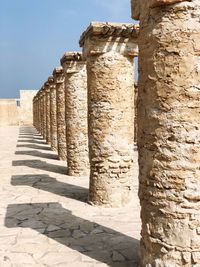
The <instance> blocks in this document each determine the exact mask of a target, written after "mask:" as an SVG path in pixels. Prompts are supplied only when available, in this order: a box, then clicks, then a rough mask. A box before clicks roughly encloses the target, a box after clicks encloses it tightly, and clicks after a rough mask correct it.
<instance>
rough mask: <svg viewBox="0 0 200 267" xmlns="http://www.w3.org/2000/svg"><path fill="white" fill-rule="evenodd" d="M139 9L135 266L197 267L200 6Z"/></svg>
mask: <svg viewBox="0 0 200 267" xmlns="http://www.w3.org/2000/svg"><path fill="white" fill-rule="evenodd" d="M147 2H149V1H148V0H143V3H144V4H146V6H147V8H146V9H143V10H142V9H141V10H140V12H141V14H140V24H141V32H140V39H139V51H140V53H139V83H138V86H139V90H138V94H139V96H138V97H139V100H138V103H139V107H138V118H139V119H138V122H139V125H138V127H139V129H138V148H139V166H140V171H139V181H140V190H139V196H140V201H141V207H142V210H141V218H142V240H141V266H142V267H143V266H145V267H147V266H148V267H151V266H152V267H155V266H160V267H162V266H163V267H164V266H166V267H173V266H174V267H192V266H200V171H199V162H200V105H199V103H200V93H199V90H200V22H199V18H200V1H199V0H193V1H190V2H189V1H184V2H183V3H179V4H172V5H167V6H165V7H164V8H163V7H157V8H150V7H148V5H147Z"/></svg>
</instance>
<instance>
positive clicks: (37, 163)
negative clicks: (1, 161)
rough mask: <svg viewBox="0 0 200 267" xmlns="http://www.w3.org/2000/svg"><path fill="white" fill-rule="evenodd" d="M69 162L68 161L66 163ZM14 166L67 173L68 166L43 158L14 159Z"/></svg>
mask: <svg viewBox="0 0 200 267" xmlns="http://www.w3.org/2000/svg"><path fill="white" fill-rule="evenodd" d="M66 164H67V163H66ZM12 166H15V167H17V166H26V167H29V168H33V169H38V170H43V171H48V172H55V173H59V174H67V167H65V166H60V165H55V164H50V163H47V162H45V161H41V160H14V161H13V162H12Z"/></svg>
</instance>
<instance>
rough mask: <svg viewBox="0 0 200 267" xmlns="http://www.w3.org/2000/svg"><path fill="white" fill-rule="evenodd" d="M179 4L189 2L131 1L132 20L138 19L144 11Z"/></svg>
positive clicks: (168, 0)
mask: <svg viewBox="0 0 200 267" xmlns="http://www.w3.org/2000/svg"><path fill="white" fill-rule="evenodd" d="M180 2H191V0H188V1H185V0H148V1H144V0H131V7H132V17H133V18H134V19H137V20H138V19H140V15H141V14H143V13H144V11H145V10H147V9H148V8H152V7H160V6H167V5H171V4H177V3H180Z"/></svg>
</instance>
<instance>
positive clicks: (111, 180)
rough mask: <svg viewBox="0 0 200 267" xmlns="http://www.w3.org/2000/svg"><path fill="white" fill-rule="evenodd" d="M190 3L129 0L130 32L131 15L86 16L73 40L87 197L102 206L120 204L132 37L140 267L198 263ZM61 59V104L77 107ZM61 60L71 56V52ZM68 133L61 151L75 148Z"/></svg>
mask: <svg viewBox="0 0 200 267" xmlns="http://www.w3.org/2000/svg"><path fill="white" fill-rule="evenodd" d="M199 10H200V2H199V0H190V1H185V0H132V13H133V17H134V18H135V19H139V20H140V33H139V34H138V32H139V27H138V26H136V25H132V24H113V23H92V24H91V25H90V26H89V27H88V29H87V30H86V31H85V32H84V33H83V35H82V37H81V40H80V46H81V47H83V58H84V59H85V60H86V69H87V94H88V98H87V99H88V103H87V105H88V108H87V111H88V145H89V163H90V190H89V201H90V202H91V203H93V204H98V205H107V206H120V205H124V204H126V203H127V202H128V201H129V199H130V195H131V194H130V193H131V188H132V179H133V175H132V169H133V165H134V157H133V141H134V139H133V138H134V136H133V132H134V123H133V122H134V97H133V92H134V83H133V82H134V79H133V72H134V66H133V57H134V56H136V55H137V43H138V44H139V82H138V101H137V104H138V110H137V118H138V119H137V122H138V127H137V128H138V130H137V142H138V150H139V182H140V185H139V197H140V202H141V219H142V232H141V235H142V239H141V263H140V265H141V266H144V267H151V266H152V267H164V266H165V267H175V266H185V267H191V266H199V265H200V249H199V247H200V182H199V180H200V179H199V158H200V153H199V152H200V148H199V147H200V146H199V136H200V115H199V114H200V112H199V100H200V96H199V88H200V64H199V57H200V46H199V43H200V23H199V17H200V11H199ZM71 56H72V57H73V55H72V54H71ZM74 57H75V58H76V57H77V54H76V56H74ZM64 59H65V57H64V58H63V60H62V61H61V63H62V65H63V67H64V73H65V97H66V98H65V104H66V105H65V108H66V110H68V108H69V107H68V105H69V103H71V104H70V108H72V107H73V105H74V106H75V107H77V103H76V104H75V103H74V102H73V97H74V96H72V95H71V94H70V95H69V93H68V91H67V90H70V88H71V89H72V91H73V93H74V92H75V91H76V90H75V88H74V83H75V81H76V82H77V80H76V79H74V77H73V75H74V72H73V74H72V73H71V74H69V73H68V72H66V65H65V63H64V62H65V60H64ZM71 64H72V65H73V64H74V65H76V63H75V62H74V61H73V60H72V62H71ZM67 73H68V75H67ZM78 73H79V71H77V76H79V75H78ZM67 76H68V77H67ZM77 83H78V82H77ZM78 87H79V85H78ZM76 88H77V87H76ZM43 91H44V88H43V89H42V90H41V91H40V92H39V94H38V96H37V97H36V99H35V100H34V105H35V107H34V116H36V118H34V125H35V127H36V128H37V129H38V131H39V132H40V133H41V134H42V135H43V136H44V137H45V130H44V129H43V127H44V126H45V125H46V122H47V121H48V120H45V119H43V118H42V115H41V114H42V112H43V105H44V104H45V101H44V100H43V95H44V93H43ZM67 99H70V101H71V102H70V101H69V102H68V100H67ZM74 99H76V100H77V98H76V97H74ZM35 103H36V104H35ZM77 108H79V106H78V107H77ZM72 109H73V108H72ZM74 110H75V108H74V109H73V111H72V110H71V111H69V110H68V111H66V117H65V122H66V136H68V135H70V138H72V136H73V138H75V136H76V134H74V130H72V127H71V130H72V132H70V130H68V129H70V126H71V123H72V122H73V123H74V121H75V120H74V117H76V112H75V111H74ZM81 120H82V118H81ZM77 121H78V120H77V117H76V122H77ZM73 123H72V124H73ZM74 125H75V123H74ZM70 138H69V137H67V138H66V140H67V142H68V140H70ZM76 140H77V139H76ZM86 141H87V140H86ZM70 142H72V141H70ZM70 142H69V143H67V157H69V158H70V157H71V155H72V154H73V153H76V152H75V150H73V148H76V145H75V146H73V145H74V143H73V144H72V143H70ZM71 145H72V146H71ZM68 153H69V156H68ZM76 155H80V153H79V152H78V154H76ZM68 164H69V165H70V164H71V161H70V160H68ZM79 164H80V162H79V163H78V166H80V165H81V164H80V165H79ZM73 166H76V165H75V164H74V165H73ZM75 169H76V167H75ZM72 174H73V175H75V172H74V171H73V172H72ZM135 178H136V177H135Z"/></svg>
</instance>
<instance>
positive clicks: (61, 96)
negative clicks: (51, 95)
mask: <svg viewBox="0 0 200 267" xmlns="http://www.w3.org/2000/svg"><path fill="white" fill-rule="evenodd" d="M53 77H54V81H55V85H56V107H57V140H58V156H59V158H60V159H61V160H67V147H66V146H67V145H66V123H65V84H64V74H63V68H62V67H57V68H55V69H54V71H53Z"/></svg>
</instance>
